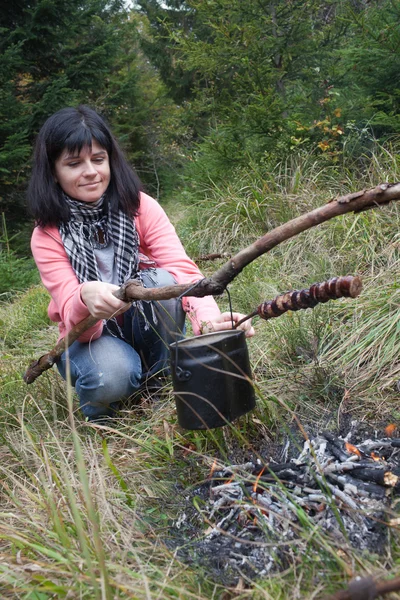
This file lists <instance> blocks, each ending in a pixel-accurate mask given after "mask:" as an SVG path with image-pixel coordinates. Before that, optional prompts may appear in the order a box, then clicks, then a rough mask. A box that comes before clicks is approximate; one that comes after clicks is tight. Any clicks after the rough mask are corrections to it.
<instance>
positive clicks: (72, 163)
mask: <svg viewBox="0 0 400 600" xmlns="http://www.w3.org/2000/svg"><path fill="white" fill-rule="evenodd" d="M78 165H79V162H78V161H75V162H70V163H68V166H69V167H77V166H78Z"/></svg>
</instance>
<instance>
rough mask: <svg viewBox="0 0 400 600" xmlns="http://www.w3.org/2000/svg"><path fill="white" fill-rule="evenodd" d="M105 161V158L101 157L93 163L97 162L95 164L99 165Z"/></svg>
mask: <svg viewBox="0 0 400 600" xmlns="http://www.w3.org/2000/svg"><path fill="white" fill-rule="evenodd" d="M103 161H104V158H103V157H100V158H94V159H93V162H95V163H97V164H101V163H102V162H103Z"/></svg>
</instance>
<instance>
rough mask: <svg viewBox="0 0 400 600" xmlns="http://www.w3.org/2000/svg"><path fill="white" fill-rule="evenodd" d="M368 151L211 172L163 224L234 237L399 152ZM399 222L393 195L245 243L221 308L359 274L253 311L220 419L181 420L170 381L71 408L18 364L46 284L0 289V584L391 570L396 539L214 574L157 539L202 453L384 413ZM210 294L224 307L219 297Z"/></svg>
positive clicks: (252, 232)
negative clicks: (251, 334) (215, 177)
mask: <svg viewBox="0 0 400 600" xmlns="http://www.w3.org/2000/svg"><path fill="white" fill-rule="evenodd" d="M379 152H380V154H379V155H378V153H377V154H376V155H373V156H372V157H371V158H370V160H368V161H365V163H364V172H363V173H362V175H360V173H358V174H356V173H355V171H350V170H349V169H345V168H344V167H340V166H337V165H336V166H334V167H330V168H329V169H327V168H322V167H321V165H320V164H319V163H318V162H317V161H315V158H314V157H312V156H307V157H301V158H291V159H290V160H289V159H288V161H287V162H286V163H282V164H280V165H278V166H276V167H275V169H274V170H270V172H269V170H268V169H267V168H261V167H257V168H256V167H254V165H252V166H251V167H250V168H249V172H248V173H241V174H239V175H238V178H237V179H236V180H234V181H231V182H230V183H229V185H227V187H225V188H224V189H222V188H221V187H217V186H214V185H212V183H209V185H208V186H207V190H206V193H205V195H204V196H203V198H202V201H201V204H200V203H199V204H197V205H191V206H188V207H187V209H186V217H185V220H184V221H180V222H179V223H177V225H178V229H179V231H180V233H181V235H182V236H183V237H184V242H185V244H186V246H187V247H188V249H189V251H190V253H191V254H192V255H193V256H198V255H201V254H203V253H204V252H208V251H232V250H234V249H238V248H240V247H243V246H244V245H247V244H248V243H250V242H251V241H253V240H254V239H255V238H256V237H258V236H259V235H261V234H262V233H263V232H264V231H266V230H267V229H270V228H271V227H273V226H275V225H276V224H278V223H280V222H282V221H283V220H287V219H289V218H292V217H293V216H296V215H297V214H300V213H302V212H304V211H306V210H309V209H311V208H313V207H314V206H316V205H320V204H322V203H323V201H325V200H327V199H328V198H330V197H332V196H335V195H338V194H343V193H346V192H348V191H355V190H357V189H361V188H362V187H364V186H370V185H375V184H377V183H378V182H380V181H382V180H383V179H388V180H394V179H396V178H397V179H399V178H400V177H399V175H400V172H399V170H400V167H399V164H398V163H399V161H398V160H397V156H396V155H395V154H394V153H393V152H392V151H391V150H390V149H381V150H380V151H379ZM167 208H168V206H167ZM397 223H398V209H397V208H396V207H386V208H384V209H382V210H379V211H369V212H368V213H363V214H360V215H358V216H356V217H354V216H351V215H348V216H346V217H342V218H338V219H335V220H334V221H332V222H331V223H328V224H325V225H323V226H321V227H319V228H315V229H313V230H310V231H308V232H305V233H304V234H302V235H301V236H298V237H297V238H295V239H294V240H290V241H288V242H286V243H285V244H283V245H282V246H281V247H278V248H276V249H274V251H273V252H271V253H270V254H269V255H267V256H264V257H262V258H260V259H258V260H257V261H256V262H255V263H253V264H252V265H250V266H249V267H248V268H246V270H245V272H244V273H242V274H241V276H240V277H239V278H238V280H237V281H235V282H234V283H233V284H232V286H231V295H232V300H233V306H234V309H236V310H241V311H243V312H250V311H251V310H253V309H254V308H255V307H256V306H257V304H259V303H260V302H262V301H263V300H266V299H269V298H272V297H274V296H275V295H276V294H277V293H279V292H283V291H286V290H287V289H289V288H293V287H294V288H300V287H308V286H309V285H310V284H311V283H313V282H314V281H321V280H323V279H325V278H329V277H331V276H334V275H343V274H348V273H353V274H355V273H359V274H361V275H362V276H363V277H364V282H365V289H364V292H363V294H362V296H361V297H360V299H359V300H357V301H356V302H355V301H351V300H346V301H339V302H338V303H336V304H334V303H331V304H329V305H325V306H321V307H317V308H316V309H315V310H314V311H303V312H299V313H292V314H287V315H285V316H283V317H281V318H280V319H275V320H271V321H269V322H268V323H264V322H261V321H260V320H257V322H256V329H257V336H256V337H255V338H254V339H252V340H250V341H249V349H250V354H251V362H252V366H253V371H254V379H255V383H256V385H257V390H258V399H257V410H256V411H255V412H254V413H252V414H251V415H249V416H247V417H246V418H244V419H242V420H241V421H240V423H239V425H238V426H235V425H234V426H232V427H226V428H224V429H220V430H215V431H207V432H195V431H194V432H190V431H184V430H182V429H181V428H180V427H179V426H178V425H177V423H176V414H175V409H174V404H173V400H172V396H171V394H169V395H168V393H167V394H166V396H165V398H164V401H163V402H162V403H161V404H158V405H157V406H154V405H152V404H151V403H149V404H147V405H143V406H141V407H136V408H133V409H132V408H131V407H129V406H126V407H125V409H124V411H123V412H122V413H121V417H120V420H119V422H118V424H117V426H116V427H115V428H114V429H104V428H103V429H102V428H101V427H98V428H97V429H95V428H93V427H92V426H90V425H88V424H85V423H83V422H82V420H81V417H80V414H79V411H78V410H77V405H76V402H75V400H74V398H73V396H72V395H71V391H70V390H68V389H66V387H65V384H64V383H63V382H62V380H61V378H60V377H59V376H58V375H57V374H56V372H50V373H47V374H45V375H43V376H42V377H41V378H40V379H38V381H37V382H35V384H33V385H32V386H31V387H29V388H27V387H26V386H25V384H24V383H23V382H22V380H21V374H22V373H23V371H24V370H25V368H26V366H27V364H28V362H29V360H30V359H31V358H35V357H36V358H37V357H38V356H40V355H41V354H43V353H44V352H45V351H47V350H48V349H49V347H50V346H51V344H52V342H53V341H54V339H55V337H56V332H55V330H54V328H52V326H51V325H49V322H48V320H47V316H46V312H45V311H46V306H47V295H46V293H45V292H44V291H43V290H42V288H40V287H36V288H32V289H30V290H29V292H28V293H27V294H22V295H19V296H18V297H17V298H16V300H15V302H13V303H7V304H5V303H4V304H2V305H0V344H1V358H0V397H1V400H2V402H1V408H0V456H1V458H2V460H1V462H0V472H1V477H0V480H1V488H0V494H1V501H2V502H1V507H2V508H1V511H2V512H1V524H0V595H1V597H4V598H18V599H19V598H20V599H21V600H22V599H24V600H49V599H50V598H76V599H78V598H79V599H86V598H87V599H92V598H99V599H100V598H101V599H103V598H104V599H107V600H109V599H110V600H111V599H114V598H132V599H133V598H135V599H136V598H138V599H141V598H146V599H152V600H153V599H154V600H155V599H157V600H158V599H160V600H161V599H163V598H182V599H187V598H198V599H199V600H202V599H203V598H204V599H206V598H207V599H211V598H212V599H221V600H227V598H243V599H244V598H252V599H254V600H258V599H271V600H278V599H279V600H286V599H289V598H290V599H294V598H309V599H311V598H313V599H314V598H315V599H318V598H323V597H325V596H326V595H327V594H328V593H329V592H330V591H331V590H333V589H337V588H340V587H343V586H344V585H345V584H346V582H347V580H348V579H349V577H351V576H353V575H355V574H358V573H360V574H365V573H368V572H371V573H373V574H375V575H377V576H380V577H385V574H387V572H390V571H392V572H394V571H395V569H396V565H398V561H399V560H400V557H399V552H398V548H397V547H396V546H395V545H394V543H393V545H392V546H391V545H390V544H389V545H388V553H387V556H384V557H381V558H380V559H379V560H378V559H377V558H376V557H369V556H365V555H363V556H361V555H359V554H358V553H357V552H356V551H353V552H349V554H348V555H347V556H346V559H345V560H341V561H340V560H337V553H336V557H335V556H334V554H335V552H336V550H337V549H336V547H335V544H334V543H332V542H330V541H329V540H326V539H324V540H323V541H321V542H319V544H320V545H319V548H320V553H321V556H328V555H330V556H331V557H332V560H328V559H327V560H326V561H325V562H322V563H321V562H318V563H316V562H315V561H312V560H308V559H307V557H301V560H299V561H298V562H296V563H294V564H293V565H292V566H291V568H289V569H288V570H287V571H285V572H283V573H279V574H277V575H275V576H272V577H270V578H269V579H268V580H260V581H256V582H253V583H251V584H250V583H249V582H246V581H242V582H239V583H238V586H237V588H236V589H235V590H226V589H224V587H223V586H221V585H219V583H218V582H213V581H211V580H210V578H209V577H207V573H205V572H204V569H203V568H202V567H200V566H199V565H198V564H196V562H193V563H192V564H190V565H189V564H183V563H182V562H181V561H180V559H179V555H178V554H176V553H175V550H174V549H173V546H172V545H171V546H169V545H167V544H166V539H167V538H168V536H169V532H170V525H171V523H172V521H173V520H174V519H176V518H177V516H179V512H180V510H181V507H182V504H181V499H180V497H181V496H182V495H184V494H185V491H186V490H189V489H190V486H193V485H195V484H196V483H199V482H201V481H202V480H203V479H204V478H205V477H207V474H208V472H209V469H210V464H211V463H212V462H213V460H214V459H215V458H216V457H217V458H218V459H219V460H220V461H222V462H226V463H228V462H229V461H230V460H231V458H232V456H234V455H235V453H236V452H238V451H240V452H241V453H242V455H245V454H246V453H249V454H251V453H252V454H253V455H257V452H258V451H259V450H260V448H262V445H263V444H269V443H277V442H278V441H279V437H280V435H281V434H282V432H283V431H285V430H287V429H288V428H290V427H292V426H294V425H295V424H296V421H298V420H299V419H300V421H301V423H302V424H303V425H304V426H305V427H306V428H308V429H312V430H318V429H319V428H320V425H321V423H323V425H324V426H326V425H327V424H328V425H329V426H331V427H332V428H340V426H341V425H342V424H343V423H344V422H346V420H349V419H351V418H358V419H361V420H363V421H364V422H365V423H367V424H368V423H369V424H370V425H371V428H372V427H374V426H376V425H377V424H378V422H380V421H384V422H385V421H393V422H395V421H396V419H397V421H398V420H399V418H400V405H399V394H398V390H397V387H396V385H397V380H398V379H399V371H400V369H399V363H398V359H397V357H398V350H399V341H398V339H399V336H398V329H399V326H398V321H399V314H400V313H399V308H398V305H399V301H398V300H399V299H398V280H399V267H400V257H399V256H398V247H399V246H398V239H399V237H398V231H397V229H398V227H397ZM216 266H217V265H210V266H207V270H208V272H209V273H211V272H212V271H213V269H214V268H216ZM219 301H220V303H221V307H222V308H223V309H224V310H226V309H227V306H228V304H227V298H226V296H223V297H222V298H221V299H220V300H219ZM206 526H207V525H206V523H204V528H206ZM304 527H305V529H304V533H305V535H309V532H308V530H307V524H306V523H305V524H304ZM200 530H201V528H200ZM389 541H390V540H389ZM182 543H183V542H182ZM325 552H326V553H327V554H324V553H325Z"/></svg>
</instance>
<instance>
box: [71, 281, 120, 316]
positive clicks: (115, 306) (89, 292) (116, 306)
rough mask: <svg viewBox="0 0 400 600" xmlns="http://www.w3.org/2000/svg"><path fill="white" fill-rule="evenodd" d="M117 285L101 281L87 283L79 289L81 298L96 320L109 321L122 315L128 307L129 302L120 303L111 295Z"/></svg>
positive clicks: (116, 288)
mask: <svg viewBox="0 0 400 600" xmlns="http://www.w3.org/2000/svg"><path fill="white" fill-rule="evenodd" d="M115 290H118V286H117V285H113V284H112V283H104V282H103V281H87V282H86V283H84V284H83V286H82V287H81V298H82V301H83V303H84V304H86V306H87V307H88V309H89V312H90V314H91V315H92V317H95V318H96V319H99V320H100V319H109V318H110V317H115V316H116V315H120V314H122V313H124V312H125V311H126V310H128V308H129V307H130V303H129V302H122V300H118V298H116V297H115V296H114V295H113V292H115Z"/></svg>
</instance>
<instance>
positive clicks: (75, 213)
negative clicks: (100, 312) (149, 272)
mask: <svg viewBox="0 0 400 600" xmlns="http://www.w3.org/2000/svg"><path fill="white" fill-rule="evenodd" d="M64 200H65V202H66V203H67V204H68V206H69V208H70V211H71V218H70V220H69V221H68V223H61V225H60V226H59V232H60V235H61V240H62V243H63V244H64V248H65V251H66V253H67V256H68V258H69V260H70V262H71V265H72V268H73V270H74V271H75V274H76V276H77V278H78V281H79V283H83V282H85V281H100V273H99V270H98V267H97V261H96V256H95V253H94V250H97V249H101V248H106V247H107V246H108V244H109V242H110V237H111V240H112V242H113V244H114V254H115V262H116V265H117V273H118V283H119V285H122V284H123V283H125V282H126V281H128V279H135V278H137V277H138V271H139V236H138V234H137V231H136V227H135V222H134V219H133V218H129V217H128V216H127V215H126V214H125V213H123V212H122V211H121V210H119V211H118V212H114V211H112V210H111V211H108V210H107V209H108V207H107V205H106V203H105V201H104V195H103V196H102V197H101V198H100V199H99V200H97V202H93V203H90V204H88V203H87V202H79V201H78V200H72V199H71V198H70V197H69V196H67V195H66V194H64Z"/></svg>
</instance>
